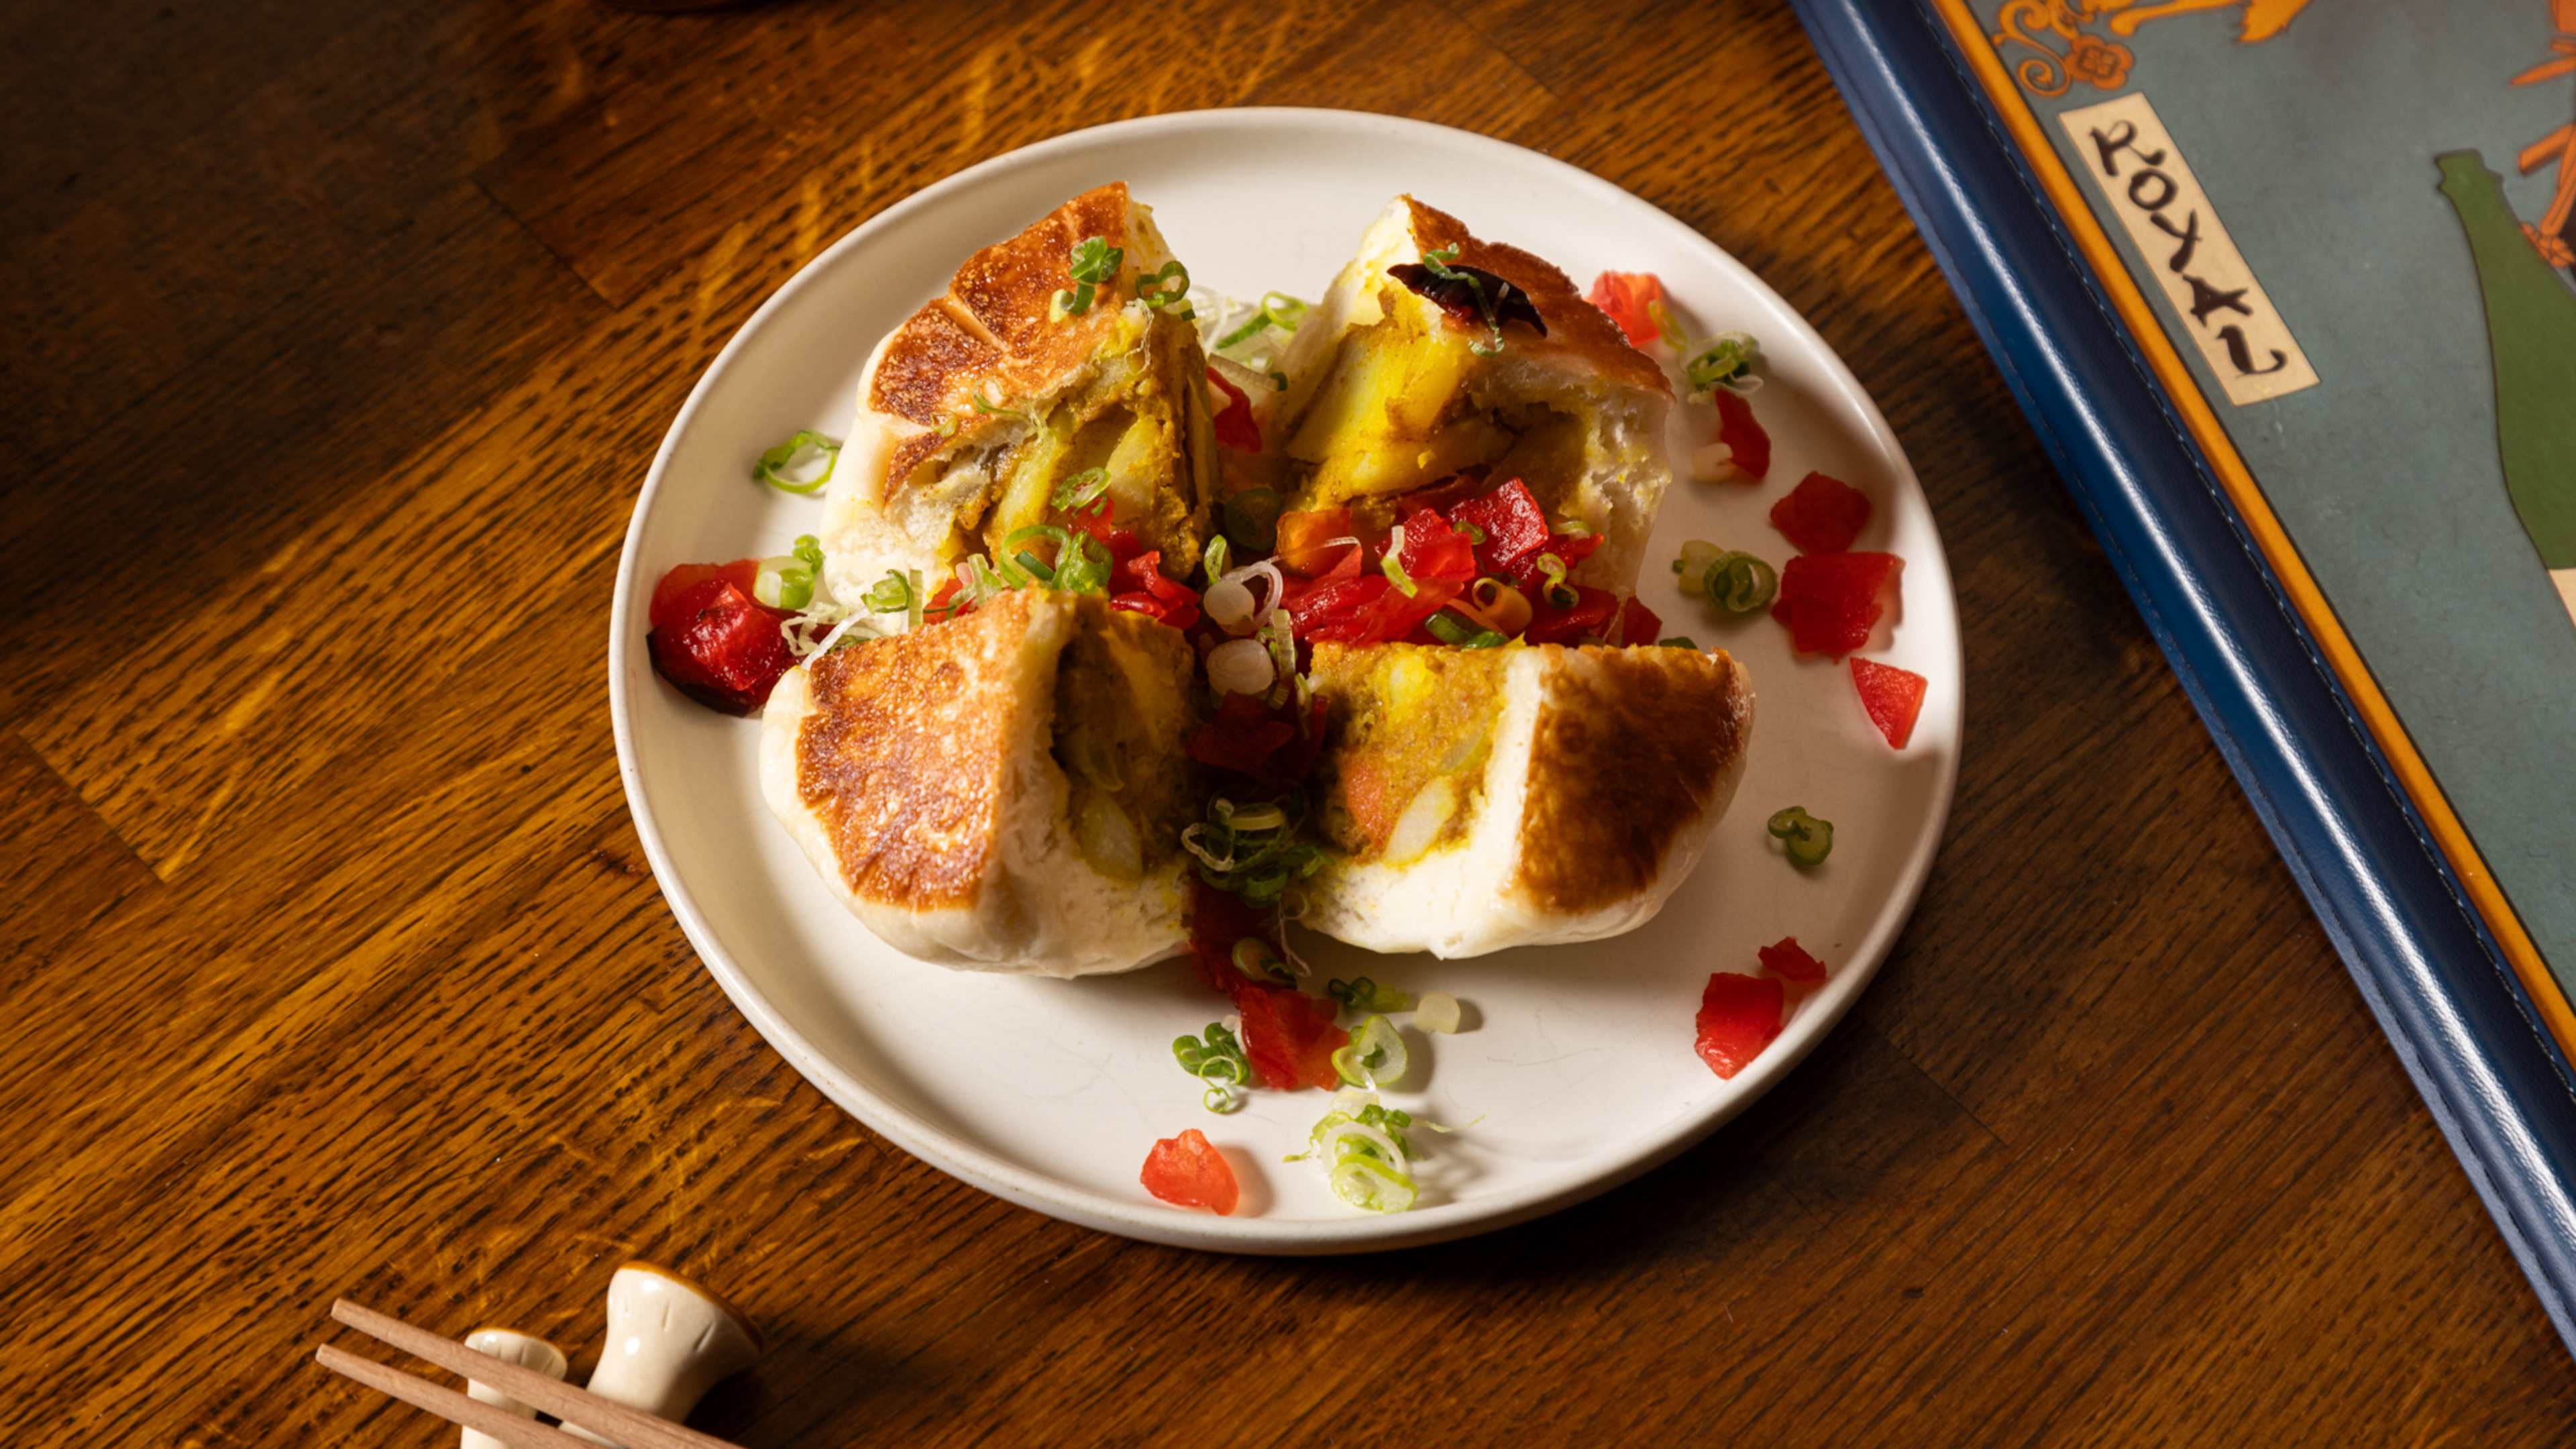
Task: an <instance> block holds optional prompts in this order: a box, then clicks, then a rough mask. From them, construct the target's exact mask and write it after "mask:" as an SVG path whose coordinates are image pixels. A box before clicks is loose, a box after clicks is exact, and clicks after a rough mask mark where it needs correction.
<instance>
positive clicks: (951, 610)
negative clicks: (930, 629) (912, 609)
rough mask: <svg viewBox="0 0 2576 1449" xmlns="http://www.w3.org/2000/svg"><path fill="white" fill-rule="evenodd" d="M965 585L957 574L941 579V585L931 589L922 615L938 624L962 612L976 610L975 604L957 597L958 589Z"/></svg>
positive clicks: (969, 612) (968, 612) (922, 607)
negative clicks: (958, 580) (960, 581)
mask: <svg viewBox="0 0 2576 1449" xmlns="http://www.w3.org/2000/svg"><path fill="white" fill-rule="evenodd" d="M964 587H965V585H963V584H960V583H959V582H957V576H956V575H955V574H950V575H949V576H948V577H946V578H944V579H941V580H940V581H939V587H938V588H936V589H933V590H931V593H930V599H929V601H928V602H927V603H925V604H923V605H922V606H921V617H922V618H923V619H924V620H925V621H927V622H929V623H933V624H936V623H940V622H942V621H944V620H948V619H954V618H956V617H957V616H958V615H960V614H971V613H973V612H975V606H974V605H973V604H970V603H967V602H966V601H965V600H963V599H960V598H958V597H957V591H958V590H959V589H961V588H964Z"/></svg>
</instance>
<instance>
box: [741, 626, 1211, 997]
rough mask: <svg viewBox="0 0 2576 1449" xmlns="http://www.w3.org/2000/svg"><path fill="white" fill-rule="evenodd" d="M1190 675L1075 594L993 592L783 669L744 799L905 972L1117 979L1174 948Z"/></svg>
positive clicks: (1163, 648)
mask: <svg viewBox="0 0 2576 1449" xmlns="http://www.w3.org/2000/svg"><path fill="white" fill-rule="evenodd" d="M1195 662H1196V661H1195V660H1194V659H1193V658H1192V656H1191V651H1190V647H1189V644H1188V642H1187V641H1186V640H1185V639H1184V638H1183V637H1182V636H1181V633H1180V631H1179V630H1177V629H1170V628H1166V627H1164V626H1163V625H1161V624H1158V623H1156V622H1154V621H1153V620H1151V619H1149V618H1147V617H1145V616H1144V615H1142V614H1136V613H1130V612H1127V611H1125V610H1120V609H1113V608H1111V607H1110V606H1109V604H1108V603H1107V602H1106V601H1104V600H1102V599H1100V598H1098V597H1096V596H1088V595H1076V594H1064V593H1052V592H1048V591H1046V590H1042V589H1020V590H1015V591H1012V592H1008V593H1003V594H999V595H996V596H995V597H993V598H992V599H990V600H988V601H987V602H985V603H984V604H983V605H981V606H980V607H978V608H976V609H975V610H974V612H972V613H969V614H967V615H965V616H964V617H962V618H959V619H955V620H952V621H950V622H947V623H942V624H934V625H931V626H929V627H928V628H925V629H921V630H917V631H915V632H912V633H909V634H900V635H896V636H893V637H891V638H885V639H875V640H869V641H867V642H865V643H861V644H857V645H853V646H849V647H846V648H841V649H835V650H833V651H832V652H830V653H828V654H825V655H823V656H822V657H820V658H818V659H815V660H812V661H809V662H808V663H806V664H803V665H800V666H798V667H797V668H795V669H791V670H789V671H788V672H787V674H786V676H785V677H784V678H782V679H780V680H779V682H778V687H777V689H776V690H774V691H773V692H772V693H771V694H770V696H769V706H768V709H767V710H766V712H765V713H764V714H763V715H762V718H761V741H760V783H761V792H762V794H763V795H764V796H765V797H766V798H767V799H768V801H769V808H770V810H771V812H772V813H774V814H775V815H777V817H778V818H779V820H780V822H781V823H783V824H784V825H786V827H787V829H788V832H789V833H790V834H792V835H794V836H795V837H796V843H797V844H798V845H799V846H801V847H803V849H804V851H805V854H806V857H807V858H808V859H810V860H812V861H813V862H814V865H815V868H816V869H818V870H820V871H821V872H822V873H823V876H824V878H825V879H826V880H828V881H830V882H831V883H832V887H833V889H834V890H835V891H836V892H837V893H838V894H839V895H840V897H841V899H842V900H843V902H845V903H846V904H847V905H848V906H849V908H850V910H851V911H852V912H853V913H855V914H856V915H857V916H858V918H859V919H860V921H862V922H863V923H865V924H866V926H867V928H868V929H869V930H871V931H874V932H875V933H876V934H877V935H878V936H879V937H880V938H882V939H883V940H884V941H885V942H886V944H888V945H890V946H892V947H894V948H895V949H896V950H898V951H901V952H903V953H905V954H906V955H910V956H916V957H919V958H921V959H922V960H925V961H935V962H940V963H943V964H946V965H952V966H961V967H967V968H970V969H974V970H980V971H1018V972H1030V973H1035V974H1039V975H1046V976H1083V975H1089V974H1092V973H1095V972H1103V971H1126V970H1129V969H1132V968H1134V967H1138V966H1142V965H1145V964H1146V963H1148V962H1151V961H1156V960H1159V959H1161V958H1163V957H1165V956H1168V955H1171V954H1172V953H1174V952H1176V951H1178V950H1180V949H1181V947H1182V945H1183V942H1184V939H1185V934H1184V910H1185V906H1186V902H1187V900H1188V894H1189V893H1188V889H1187V885H1188V877H1187V866H1188V860H1187V857H1186V855H1185V854H1184V853H1183V851H1182V849H1181V840H1180V837H1181V831H1182V829H1183V828H1184V827H1185V826H1186V825H1187V824H1188V823H1189V822H1190V820H1192V819H1193V818H1195V815H1196V811H1197V807H1198V797H1197V795H1196V793H1195V787H1194V782H1193V780H1192V778H1191V774H1192V767H1191V766H1190V764H1189V761H1188V760H1187V758H1186V757H1185V756H1184V754H1183V753H1182V742H1183V741H1184V740H1185V739H1186V738H1187V736H1188V734H1189V731H1190V730H1191V728H1192V727H1193V725H1194V723H1195V718H1196V712H1197V710H1198V692H1197V691H1196V690H1194V689H1193V688H1192V687H1191V670H1192V668H1193V667H1194V665H1195Z"/></svg>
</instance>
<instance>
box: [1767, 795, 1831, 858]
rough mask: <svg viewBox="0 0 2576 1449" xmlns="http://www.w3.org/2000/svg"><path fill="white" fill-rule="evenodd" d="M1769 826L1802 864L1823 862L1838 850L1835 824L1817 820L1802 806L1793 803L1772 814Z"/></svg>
mask: <svg viewBox="0 0 2576 1449" xmlns="http://www.w3.org/2000/svg"><path fill="white" fill-rule="evenodd" d="M1767 828H1768V829H1769V830H1770V832H1771V834H1772V835H1773V836H1774V837H1775V838H1777V839H1778V840H1779V842H1780V844H1781V846H1782V848H1784V849H1785V850H1787V851H1788V852H1789V859H1790V860H1792V861H1794V862H1796V863H1797V864H1799V865H1804V866H1815V865H1822V864H1824V863H1825V857H1826V856H1828V855H1831V854H1833V853H1834V823H1833V822H1832V821H1830V820H1819V819H1817V818H1816V817H1815V816H1813V815H1810V814H1808V813H1807V812H1806V810H1805V808H1804V807H1802V806H1797V805H1792V806H1790V807H1789V808H1788V809H1786V810H1783V811H1781V812H1780V813H1779V814H1777V815H1774V816H1772V817H1771V820H1770V823H1769V825H1768V827H1767Z"/></svg>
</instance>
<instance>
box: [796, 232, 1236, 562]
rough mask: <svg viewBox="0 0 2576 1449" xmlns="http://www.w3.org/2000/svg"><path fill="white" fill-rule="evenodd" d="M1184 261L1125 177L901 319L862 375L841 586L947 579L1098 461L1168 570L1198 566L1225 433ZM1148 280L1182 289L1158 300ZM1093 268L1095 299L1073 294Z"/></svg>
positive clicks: (830, 512)
mask: <svg viewBox="0 0 2576 1449" xmlns="http://www.w3.org/2000/svg"><path fill="white" fill-rule="evenodd" d="M1094 241H1096V242H1097V243H1098V244H1099V245H1098V246H1097V247H1092V246H1090V245H1089V244H1090V243H1093V242H1094ZM1111 248H1114V249H1115V250H1116V251H1117V252H1118V254H1119V260H1118V263H1117V266H1116V270H1115V271H1114V272H1113V273H1111V274H1109V275H1107V276H1106V277H1104V278H1102V279H1101V280H1098V281H1096V282H1090V283H1086V282H1084V281H1083V280H1082V279H1080V278H1077V277H1076V276H1075V275H1074V268H1075V266H1076V264H1077V252H1078V250H1085V251H1088V252H1090V253H1091V254H1092V257H1093V260H1094V263H1095V265H1094V268H1093V269H1094V270H1097V266H1096V263H1097V260H1098V258H1099V257H1100V256H1101V255H1102V254H1103V249H1111ZM1171 260H1172V255H1171V251H1170V249H1169V248H1168V247H1166V246H1165V245H1164V244H1163V238H1162V234H1161V233H1160V232H1158V231H1156V230H1155V229H1154V218H1153V213H1152V212H1151V211H1150V210H1149V209H1148V208H1146V207H1145V206H1144V205H1142V204H1141V203H1138V202H1135V201H1132V200H1130V199H1129V198H1128V195H1127V188H1126V186H1125V185H1124V184H1123V183H1112V184H1110V185H1107V186H1102V187H1099V188H1097V189H1094V190H1091V191H1086V192H1084V193H1082V194H1081V195H1080V196H1077V197H1075V198H1073V199H1072V200H1071V201H1068V202H1066V203H1065V204H1064V205H1062V206H1060V207H1057V208H1056V209H1055V210H1054V211H1052V212H1050V213H1048V214H1047V215H1046V216H1044V217H1042V218H1040V219H1039V220H1038V221H1037V222H1036V223H1034V224H1033V225H1031V226H1030V227H1029V229H1028V230H1026V231H1023V232H1021V233H1020V234H1019V235H1018V236H1015V237H1012V238H1011V239H1010V240H1008V241H1004V242H997V243H995V244H994V245H992V246H989V247H986V248H984V249H983V250H982V251H979V252H977V253H975V255H973V256H971V257H969V258H967V259H966V264H965V265H964V266H961V267H959V268H958V269H957V275H956V276H955V277H954V278H953V279H951V280H950V282H949V284H948V292H947V294H946V295H945V296H941V297H937V298H934V299H932V300H931V301H930V302H927V303H925V304H924V305H923V306H922V308H921V310H920V311H918V312H915V313H913V314H912V317H911V319H910V320H908V321H906V322H905V323H904V324H903V325H902V326H900V327H897V328H896V329H895V330H894V331H892V332H891V333H888V334H887V335H886V337H885V339H884V340H883V341H881V342H879V343H878V344H877V346H876V351H875V352H874V353H873V354H871V355H870V356H869V358H868V362H867V368H866V371H865V372H864V373H862V374H861V376H860V379H859V412H858V419H857V421H856V423H855V424H853V426H852V428H851V431H850V437H849V440H848V442H847V443H846V444H845V445H844V446H843V448H842V450H841V456H840V459H839V463H838V466H836V467H835V468H834V470H833V473H832V484H831V489H830V492H829V494H828V495H827V498H826V501H825V506H824V510H823V531H822V535H821V538H822V545H823V554H824V573H825V578H826V580H827V581H828V582H829V583H830V585H831V587H832V590H833V592H834V593H835V594H837V595H838V596H840V597H842V598H857V597H858V596H859V593H860V591H862V590H864V589H866V588H868V587H869V586H870V585H872V584H874V583H875V582H877V581H878V580H879V579H881V578H882V577H884V575H885V574H886V573H887V571H889V570H893V571H896V572H903V571H908V570H915V569H917V570H919V571H920V572H921V574H922V578H923V582H924V586H925V587H926V588H928V589H932V590H935V589H937V588H938V586H939V579H940V577H941V576H942V575H944V574H946V573H948V572H950V571H951V570H952V569H953V568H954V567H955V565H956V564H957V563H958V561H959V560H961V559H963V558H964V557H966V556H967V555H969V554H977V553H981V554H987V555H990V556H992V557H995V558H1002V559H1007V558H1009V557H1011V556H1012V551H1008V550H1005V549H1004V548H1003V546H1002V544H1003V540H1004V539H1006V538H1008V537H1009V536H1010V535H1011V534H1012V533H1014V532H1015V531H1017V530H1019V529H1022V528H1026V527H1030V526H1032V525H1037V524H1044V523H1056V524H1061V523H1062V522H1063V521H1064V519H1065V516H1066V513H1067V511H1068V510H1067V509H1065V508H1063V507H1060V506H1058V504H1057V503H1056V498H1055V495H1056V493H1057V491H1058V489H1059V487H1060V486H1061V485H1062V484H1063V483H1064V482H1065V480H1067V479H1068V478H1072V477H1075V476H1077V475H1083V474H1086V473H1087V472H1088V470H1090V469H1093V468H1100V469H1104V470H1105V472H1106V479H1107V491H1106V493H1105V494H1104V495H1102V496H1105V497H1107V498H1108V499H1109V501H1110V506H1111V508H1112V510H1113V517H1114V519H1115V521H1116V522H1117V524H1118V525H1119V526H1120V527H1122V528H1126V529H1130V530H1132V531H1134V532H1135V533H1137V534H1138V535H1139V536H1141V537H1142V538H1143V540H1144V543H1145V547H1147V548H1149V549H1159V550H1161V551H1162V559H1161V566H1162V570H1163V572H1164V573H1166V574H1168V575H1170V576H1171V577H1173V578H1176V579H1177V578H1184V577H1187V575H1188V574H1189V572H1190V570H1191V569H1193V568H1195V567H1196V566H1197V564H1198V556H1199V545H1200V543H1201V542H1202V541H1203V540H1204V539H1205V538H1206V537H1207V531H1208V498H1209V483H1208V476H1209V468H1210V466H1211V462H1212V458H1213V455H1214V453H1215V451H1216V441H1215V437H1214V434H1213V432H1212V431H1211V425H1210V422H1209V416H1210V415H1209V411H1208V396H1207V394H1208V388H1207V360H1206V357H1205V356H1204V355H1203V354H1202V353H1201V351H1200V350H1199V339H1198V333H1197V330H1196V329H1195V328H1194V327H1193V326H1192V325H1191V324H1190V322H1189V321H1187V320H1185V318H1184V316H1183V314H1184V313H1186V312H1187V310H1188V308H1187V307H1186V305H1184V304H1182V303H1180V302H1179V300H1178V296H1177V292H1176V291H1174V288H1175V287H1176V286H1177V284H1178V283H1179V282H1180V281H1181V278H1180V276H1179V275H1178V274H1177V273H1175V274H1174V275H1172V276H1170V277H1166V278H1164V279H1163V280H1162V281H1161V282H1160V283H1159V284H1155V283H1150V282H1149V281H1148V279H1151V278H1154V277H1156V276H1157V275H1158V274H1160V273H1161V272H1162V270H1163V267H1164V264H1165V263H1167V262H1170V261H1171ZM1140 284H1142V285H1145V286H1148V287H1150V289H1151V290H1152V292H1153V293H1154V294H1155V295H1156V296H1157V297H1158V298H1160V297H1164V296H1169V297H1170V298H1171V300H1170V301H1168V302H1166V303H1165V305H1163V306H1161V307H1159V308H1158V307H1155V306H1153V305H1150V304H1149V303H1148V302H1147V301H1146V300H1144V299H1143V297H1141V296H1140V295H1139V291H1140ZM1086 286H1087V287H1088V290H1089V292H1090V296H1089V299H1088V304H1087V305H1085V306H1083V307H1082V308H1081V310H1079V311H1078V312H1077V311H1068V310H1067V309H1065V308H1063V307H1060V306H1058V305H1057V302H1056V296H1057V294H1058V293H1059V292H1064V293H1068V294H1071V293H1077V292H1080V291H1082V290H1083V289H1085V288H1086ZM1095 476H1096V475H1095ZM1091 506H1096V504H1094V505H1091ZM1037 551H1038V552H1039V553H1040V554H1041V555H1044V554H1046V553H1048V552H1050V550H1049V549H1047V548H1043V547H1042V548H1040V549H1038V550H1037Z"/></svg>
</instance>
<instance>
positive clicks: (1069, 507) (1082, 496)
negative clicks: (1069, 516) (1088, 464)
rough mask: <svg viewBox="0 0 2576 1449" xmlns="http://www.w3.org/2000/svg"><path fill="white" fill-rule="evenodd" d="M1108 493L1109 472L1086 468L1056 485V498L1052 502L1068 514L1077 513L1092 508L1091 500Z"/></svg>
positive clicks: (1103, 469) (1104, 469)
mask: <svg viewBox="0 0 2576 1449" xmlns="http://www.w3.org/2000/svg"><path fill="white" fill-rule="evenodd" d="M1108 491H1109V470H1108V469H1106V468H1085V469H1083V470H1082V471H1081V472H1079V473H1075V474H1072V475H1070V476H1068V477H1067V478H1066V479H1065V480H1064V481H1063V482H1061V483H1058V484H1057V485H1055V497H1054V498H1053V499H1052V500H1051V501H1052V502H1053V503H1054V504H1055V506H1056V507H1058V508H1060V509H1063V510H1064V511H1065V512H1067V513H1076V512H1080V511H1081V510H1082V509H1085V508H1088V507H1090V506H1091V500H1093V499H1095V498H1097V497H1099V496H1100V495H1101V494H1103V493H1106V492H1108Z"/></svg>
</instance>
